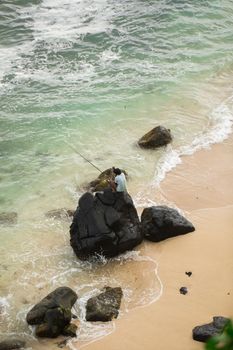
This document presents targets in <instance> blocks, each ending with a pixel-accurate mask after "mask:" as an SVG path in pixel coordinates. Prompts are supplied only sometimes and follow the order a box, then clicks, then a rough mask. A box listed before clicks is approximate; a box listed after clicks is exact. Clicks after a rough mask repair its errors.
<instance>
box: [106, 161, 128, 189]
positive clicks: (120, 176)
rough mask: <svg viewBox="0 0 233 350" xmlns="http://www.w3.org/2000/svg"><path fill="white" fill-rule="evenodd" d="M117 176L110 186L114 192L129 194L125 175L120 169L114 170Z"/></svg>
mask: <svg viewBox="0 0 233 350" xmlns="http://www.w3.org/2000/svg"><path fill="white" fill-rule="evenodd" d="M112 171H113V174H114V175H115V178H114V180H112V181H110V186H111V188H112V190H113V191H114V192H122V193H123V192H127V188H126V178H125V174H124V173H123V171H121V169H119V168H114V167H113V168H112Z"/></svg>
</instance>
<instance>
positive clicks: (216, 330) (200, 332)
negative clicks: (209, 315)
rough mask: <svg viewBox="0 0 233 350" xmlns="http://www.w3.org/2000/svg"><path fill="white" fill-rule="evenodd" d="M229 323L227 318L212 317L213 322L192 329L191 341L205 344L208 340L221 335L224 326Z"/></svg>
mask: <svg viewBox="0 0 233 350" xmlns="http://www.w3.org/2000/svg"><path fill="white" fill-rule="evenodd" d="M229 321H230V320H229V318H226V317H222V316H215V317H213V322H211V323H207V324H204V325H202V326H196V327H195V328H194V329H193V339H194V340H197V341H200V342H206V341H207V340H208V339H209V338H211V337H214V336H216V335H219V334H221V333H222V331H223V329H224V327H225V325H226V324H227V322H229Z"/></svg>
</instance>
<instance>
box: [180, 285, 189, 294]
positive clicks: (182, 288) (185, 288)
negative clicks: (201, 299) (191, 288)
mask: <svg viewBox="0 0 233 350" xmlns="http://www.w3.org/2000/svg"><path fill="white" fill-rule="evenodd" d="M187 293H188V288H187V287H181V288H180V294H184V295H185V294H187Z"/></svg>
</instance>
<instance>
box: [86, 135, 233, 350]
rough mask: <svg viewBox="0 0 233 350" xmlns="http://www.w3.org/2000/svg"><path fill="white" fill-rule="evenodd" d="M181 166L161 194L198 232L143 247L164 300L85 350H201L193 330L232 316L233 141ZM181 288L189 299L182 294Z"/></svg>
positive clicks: (130, 315)
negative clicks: (154, 264) (155, 264)
mask: <svg viewBox="0 0 233 350" xmlns="http://www.w3.org/2000/svg"><path fill="white" fill-rule="evenodd" d="M182 161H183V162H182V164H181V165H179V166H178V167H177V168H175V169H174V170H173V171H172V172H170V173H169V174H168V175H167V177H166V179H165V180H164V182H163V183H162V186H161V191H162V192H163V194H164V195H165V196H166V198H167V199H168V200H169V201H171V202H173V203H175V205H177V206H178V207H179V208H181V209H182V210H183V211H184V213H185V215H186V217H188V218H189V219H190V221H191V222H192V223H193V224H194V225H195V227H196V231H195V232H194V233H191V234H188V235H184V236H180V237H176V238H173V239H169V240H166V241H163V242H161V243H157V244H156V249H155V246H154V244H153V243H146V244H144V245H143V246H142V247H141V251H142V252H143V251H144V252H146V254H147V255H150V256H151V257H154V255H155V254H154V251H155V250H156V259H157V262H158V264H159V268H158V274H159V277H160V278H161V281H162V284H163V293H162V296H161V297H160V299H159V300H158V301H157V302H155V303H153V304H151V305H148V306H146V307H143V308H138V309H135V310H133V311H131V312H130V313H128V314H127V315H125V316H123V317H122V318H121V319H119V320H116V321H115V323H116V330H115V332H114V333H112V334H111V335H109V336H107V337H105V338H103V339H101V340H99V341H96V342H94V343H91V344H89V345H87V346H86V347H85V348H86V349H88V350H98V349H103V348H105V349H109V350H115V349H117V350H118V349H128V350H130V349H132V350H137V349H138V350H139V349H140V350H141V349H147V350H152V349H153V350H154V349H158V350H165V349H166V350H167V349H173V350H187V349H189V350H199V349H203V344H202V343H199V342H196V341H193V340H192V329H193V327H195V326H196V325H200V324H204V323H208V322H211V320H212V317H213V316H218V315H222V316H226V317H233V298H232V295H233V280H232V271H233V255H232V246H233V236H232V225H233V215H232V214H233V188H232V175H233V137H232V135H231V136H230V137H229V138H228V139H227V140H226V141H225V142H224V143H222V144H216V145H213V146H212V147H211V149H208V150H201V151H199V152H197V153H195V154H194V155H193V156H189V157H184V158H183V159H182ZM183 174H185V176H184V175H183ZM158 252H159V253H158ZM158 254H159V258H158ZM187 271H191V272H192V275H191V277H188V276H187V275H186V274H185V272H187ZM182 286H185V287H187V288H188V294H186V295H182V294H180V293H179V289H180V287H182Z"/></svg>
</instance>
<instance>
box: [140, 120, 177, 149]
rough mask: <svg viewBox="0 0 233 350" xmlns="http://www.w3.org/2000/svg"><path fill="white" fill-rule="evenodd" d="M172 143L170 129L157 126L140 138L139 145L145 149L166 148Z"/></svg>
mask: <svg viewBox="0 0 233 350" xmlns="http://www.w3.org/2000/svg"><path fill="white" fill-rule="evenodd" d="M171 141H172V136H171V131H170V129H166V128H165V127H164V126H156V127H155V128H154V129H152V130H150V131H149V132H148V133H146V134H145V135H144V136H142V137H141V138H140V140H139V141H138V144H139V146H140V147H143V148H152V149H153V148H157V147H161V146H165V145H167V144H168V143H170V142H171Z"/></svg>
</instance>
